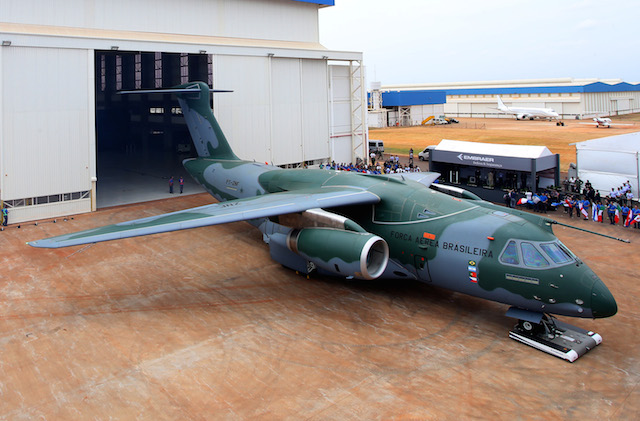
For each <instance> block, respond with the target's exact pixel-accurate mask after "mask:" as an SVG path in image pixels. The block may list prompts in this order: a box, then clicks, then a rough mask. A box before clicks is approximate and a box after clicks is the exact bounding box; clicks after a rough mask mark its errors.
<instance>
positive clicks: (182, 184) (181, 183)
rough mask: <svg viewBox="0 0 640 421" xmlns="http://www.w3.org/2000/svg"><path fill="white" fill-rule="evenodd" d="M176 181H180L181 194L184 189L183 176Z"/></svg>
mask: <svg viewBox="0 0 640 421" xmlns="http://www.w3.org/2000/svg"><path fill="white" fill-rule="evenodd" d="M178 182H179V183H180V194H182V191H183V190H184V178H182V176H180V179H179V180H178Z"/></svg>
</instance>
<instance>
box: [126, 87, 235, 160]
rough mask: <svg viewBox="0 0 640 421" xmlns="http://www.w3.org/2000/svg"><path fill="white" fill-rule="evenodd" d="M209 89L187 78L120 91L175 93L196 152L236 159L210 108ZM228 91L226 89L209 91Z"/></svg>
mask: <svg viewBox="0 0 640 421" xmlns="http://www.w3.org/2000/svg"><path fill="white" fill-rule="evenodd" d="M210 92H211V91H210V90H209V87H208V86H207V84H206V83H204V82H190V83H185V84H184V85H179V86H176V87H174V88H169V89H152V90H139V91H122V92H120V93H121V94H147V93H160V94H175V95H176V96H177V97H178V102H179V103H180V107H181V108H182V114H183V115H184V118H185V120H186V122H187V127H188V128H189V133H191V139H192V140H193V144H194V146H195V148H196V151H197V152H198V156H201V157H205V158H216V159H228V160H238V159H239V158H238V157H237V156H236V155H235V154H234V153H233V151H232V150H231V146H229V142H227V139H226V138H225V136H224V133H222V129H221V128H220V125H219V124H218V121H217V120H216V118H215V117H214V115H213V111H211V105H210V102H209V98H210ZM213 92H228V91H213Z"/></svg>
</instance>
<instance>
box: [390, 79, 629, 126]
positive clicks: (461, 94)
mask: <svg viewBox="0 0 640 421" xmlns="http://www.w3.org/2000/svg"><path fill="white" fill-rule="evenodd" d="M381 89H382V91H383V92H384V91H393V90H400V91H414V90H420V91H425V90H432V91H445V92H446V104H445V105H444V113H445V114H446V115H447V116H449V117H477V118H496V117H503V118H513V116H512V115H508V114H502V113H500V112H499V111H497V109H496V108H497V102H496V95H500V96H501V98H502V100H503V101H504V103H505V105H506V106H508V107H523V108H526V107H533V108H553V109H554V110H555V111H556V112H557V113H558V114H560V117H561V118H564V119H577V118H580V119H581V118H590V117H595V116H601V117H603V116H611V115H620V114H629V113H636V112H640V84H630V83H625V82H623V81H622V80H620V79H609V80H600V79H573V78H557V79H532V80H505V81H485V82H457V83H422V84H415V85H384V86H382V87H381Z"/></svg>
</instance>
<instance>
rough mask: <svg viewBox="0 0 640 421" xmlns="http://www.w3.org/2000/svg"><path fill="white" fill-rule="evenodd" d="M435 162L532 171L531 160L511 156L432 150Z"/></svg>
mask: <svg viewBox="0 0 640 421" xmlns="http://www.w3.org/2000/svg"><path fill="white" fill-rule="evenodd" d="M431 153H432V160H433V161H434V162H448V163H450V164H458V165H467V166H470V167H485V168H495V169H503V170H517V171H531V158H516V157H511V156H497V155H481V154H477V153H472V152H471V153H464V152H458V151H456V152H453V151H441V150H437V149H433V150H432V152H431Z"/></svg>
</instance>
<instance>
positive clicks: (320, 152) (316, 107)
mask: <svg viewBox="0 0 640 421" xmlns="http://www.w3.org/2000/svg"><path fill="white" fill-rule="evenodd" d="M301 82H302V83H301V84H302V140H303V154H304V160H305V161H310V160H314V159H326V158H328V157H329V156H330V155H331V154H330V151H329V114H328V112H329V110H328V101H329V86H328V82H327V63H326V61H324V60H302V81H301Z"/></svg>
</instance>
